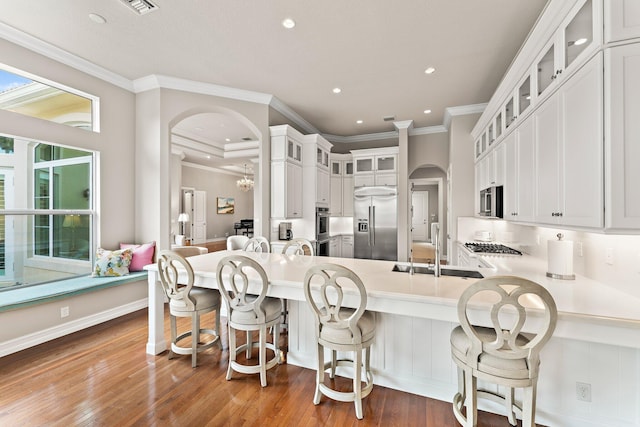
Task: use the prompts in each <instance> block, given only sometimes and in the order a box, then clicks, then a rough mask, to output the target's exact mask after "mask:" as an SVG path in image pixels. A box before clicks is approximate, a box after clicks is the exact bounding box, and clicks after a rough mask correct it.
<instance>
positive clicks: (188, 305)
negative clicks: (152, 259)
mask: <svg viewBox="0 0 640 427" xmlns="http://www.w3.org/2000/svg"><path fill="white" fill-rule="evenodd" d="M157 265H158V273H159V276H160V282H161V283H162V288H163V289H164V292H165V294H166V295H167V298H168V299H169V319H170V322H171V350H170V351H169V359H172V358H173V357H174V356H175V355H176V354H184V355H186V354H190V355H191V366H192V367H194V368H195V367H196V366H197V355H198V353H200V352H202V351H204V350H206V349H208V348H210V347H212V346H213V345H214V344H216V343H217V344H218V347H219V348H222V343H221V341H220V333H219V331H220V292H218V291H217V290H215V289H204V288H198V287H194V286H193V283H194V273H193V268H192V267H191V264H189V261H187V260H186V259H185V258H183V257H182V256H180V255H178V254H177V253H175V252H173V251H168V250H164V251H161V252H160V254H159V255H158V261H157ZM214 310H215V312H216V324H215V329H207V328H201V327H200V316H201V315H203V314H205V313H209V312H211V311H214ZM177 317H190V318H191V330H189V331H186V332H184V333H182V334H180V335H178V332H177V324H176V318H177ZM202 334H206V335H211V336H213V338H212V339H211V340H210V341H208V342H204V343H202V342H201V341H200V335H202ZM188 337H191V345H190V346H189V347H185V346H181V345H179V342H180V341H182V340H183V339H185V338H188Z"/></svg>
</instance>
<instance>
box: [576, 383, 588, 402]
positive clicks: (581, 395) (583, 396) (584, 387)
mask: <svg viewBox="0 0 640 427" xmlns="http://www.w3.org/2000/svg"><path fill="white" fill-rule="evenodd" d="M576 398H577V399H578V400H581V401H583V402H591V384H587V383H581V382H577V383H576Z"/></svg>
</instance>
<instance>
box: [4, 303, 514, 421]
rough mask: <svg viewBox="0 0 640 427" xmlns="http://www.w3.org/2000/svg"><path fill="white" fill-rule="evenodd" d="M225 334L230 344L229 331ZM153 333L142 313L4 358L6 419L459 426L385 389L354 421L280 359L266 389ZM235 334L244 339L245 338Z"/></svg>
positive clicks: (419, 400) (213, 353) (443, 408)
mask: <svg viewBox="0 0 640 427" xmlns="http://www.w3.org/2000/svg"><path fill="white" fill-rule="evenodd" d="M212 316H213V315H212V314H209V315H207V316H204V319H203V323H204V324H206V322H209V323H210V324H211V323H212V322H213V317H212ZM185 322H186V320H185V319H180V321H179V323H178V324H179V327H182V328H186V327H187V326H188V323H185ZM168 323H169V322H168V321H167V322H165V324H166V325H167V328H168ZM222 335H223V342H224V345H225V348H226V345H227V337H226V330H225V331H224V332H223V334H222ZM165 336H166V337H167V338H168V337H169V331H168V329H167V330H166V331H165ZM146 339H147V311H146V310H140V311H137V312H135V313H132V314H129V315H126V316H123V317H121V318H119V319H115V320H112V321H110V322H106V323H103V324H101V325H97V326H94V327H92V328H89V329H86V330H83V331H80V332H77V333H74V334H71V335H69V336H66V337H63V338H60V339H57V340H54V341H51V342H48V343H45V344H42V345H39V346H36V347H33V348H30V349H27V350H24V351H21V352H19V353H15V354H12V355H9V356H6V357H4V358H0V425H1V426H11V427H13V426H21V427H24V426H65V427H66V426H116V425H117V426H174V425H175V426H211V427H214V426H262V425H270V426H295V427H305V426H340V427H343V426H358V427H362V426H380V425H384V426H403V427H404V426H427V427H443V426H456V425H458V424H457V423H456V421H455V418H454V416H453V413H452V410H451V404H450V403H448V402H440V401H437V400H432V399H427V398H424V397H421V396H416V395H412V394H409V393H403V392H399V391H396V390H392V389H388V388H384V387H379V386H374V388H373V391H372V392H371V394H370V395H369V396H368V397H367V398H365V399H364V401H363V412H364V419H363V420H357V419H356V417H355V409H354V405H353V403H345V402H335V401H332V400H330V399H328V398H326V397H322V400H321V402H320V404H319V405H317V406H316V405H314V404H313V394H314V388H315V372H314V371H312V370H308V369H303V368H299V367H296V366H292V365H287V364H286V363H285V364H282V365H277V366H276V367H275V368H273V369H271V370H270V371H268V373H267V381H268V386H267V387H265V388H262V387H260V379H259V376H258V375H244V374H239V373H235V372H234V373H233V379H232V380H231V381H227V380H226V379H225V377H226V371H227V363H228V351H227V350H223V351H220V350H219V349H218V348H217V347H214V348H212V349H209V350H207V351H205V352H203V353H201V354H199V355H198V367H197V368H196V369H193V368H191V357H190V356H177V357H175V358H174V359H172V360H169V359H168V357H167V354H166V352H165V353H164V354H162V355H159V356H152V355H148V354H146V353H145V345H146ZM238 340H239V342H243V339H242V335H241V334H239V335H238ZM285 343H286V335H283V336H282V339H281V344H282V345H283V346H284V344H285ZM256 356H257V355H256ZM256 356H254V359H255V357H256ZM327 381H329V380H328V379H327ZM338 381H341V380H340V379H337V381H336V382H337V383H338V384H339V385H340V387H342V384H341V383H339V382H338ZM346 384H348V382H346ZM478 425H479V426H480V427H488V426H491V427H493V426H508V425H509V424H508V422H507V419H506V418H505V417H501V416H498V415H494V414H486V413H481V414H480V422H479V423H478Z"/></svg>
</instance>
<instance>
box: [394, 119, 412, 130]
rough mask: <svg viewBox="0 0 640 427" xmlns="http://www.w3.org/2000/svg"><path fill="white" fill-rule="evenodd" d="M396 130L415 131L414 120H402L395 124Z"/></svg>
mask: <svg viewBox="0 0 640 427" xmlns="http://www.w3.org/2000/svg"><path fill="white" fill-rule="evenodd" d="M393 125H394V126H395V127H396V129H398V130H400V129H413V120H402V121H399V122H393Z"/></svg>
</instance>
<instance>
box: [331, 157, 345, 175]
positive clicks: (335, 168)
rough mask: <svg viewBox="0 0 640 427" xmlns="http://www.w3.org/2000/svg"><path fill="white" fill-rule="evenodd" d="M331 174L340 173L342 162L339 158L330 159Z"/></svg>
mask: <svg viewBox="0 0 640 427" xmlns="http://www.w3.org/2000/svg"><path fill="white" fill-rule="evenodd" d="M331 175H342V162H341V161H340V160H332V161H331Z"/></svg>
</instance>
